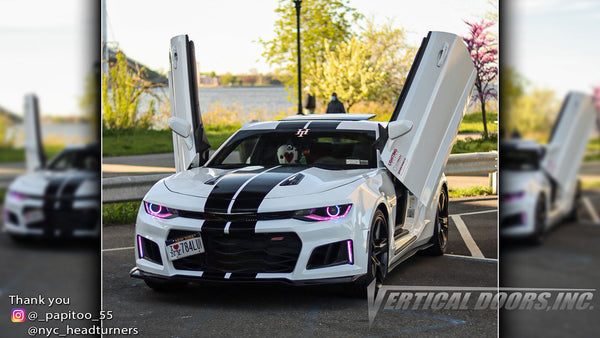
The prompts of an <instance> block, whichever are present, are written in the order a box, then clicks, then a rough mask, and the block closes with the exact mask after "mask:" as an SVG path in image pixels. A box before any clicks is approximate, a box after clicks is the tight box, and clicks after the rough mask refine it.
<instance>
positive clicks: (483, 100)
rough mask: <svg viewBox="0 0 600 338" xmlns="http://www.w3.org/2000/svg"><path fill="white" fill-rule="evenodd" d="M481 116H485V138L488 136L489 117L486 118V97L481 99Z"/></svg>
mask: <svg viewBox="0 0 600 338" xmlns="http://www.w3.org/2000/svg"><path fill="white" fill-rule="evenodd" d="M480 102H481V117H482V118H483V138H485V139H487V138H488V130H487V119H486V118H485V99H482V100H481V101H480Z"/></svg>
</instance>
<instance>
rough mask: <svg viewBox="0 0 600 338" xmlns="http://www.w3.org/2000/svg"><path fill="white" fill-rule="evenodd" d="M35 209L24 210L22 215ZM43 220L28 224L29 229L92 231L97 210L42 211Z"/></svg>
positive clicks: (96, 218)
mask: <svg viewBox="0 0 600 338" xmlns="http://www.w3.org/2000/svg"><path fill="white" fill-rule="evenodd" d="M32 210H39V209H37V208H25V210H24V213H27V212H29V211H32ZM43 212H44V220H43V221H41V222H36V223H29V224H27V227H28V228H30V229H47V230H49V231H50V230H52V229H60V230H65V231H71V230H92V229H94V227H95V226H96V222H97V221H98V217H99V215H98V210H97V209H71V210H43Z"/></svg>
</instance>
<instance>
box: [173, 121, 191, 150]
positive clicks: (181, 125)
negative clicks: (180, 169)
mask: <svg viewBox="0 0 600 338" xmlns="http://www.w3.org/2000/svg"><path fill="white" fill-rule="evenodd" d="M169 128H171V130H172V131H173V132H174V133H175V134H177V135H179V136H181V137H183V139H184V141H185V145H186V146H187V148H188V149H189V150H192V147H193V146H194V140H192V138H191V137H190V135H191V131H192V126H191V125H190V124H189V123H188V121H186V120H184V119H182V118H180V117H171V118H169Z"/></svg>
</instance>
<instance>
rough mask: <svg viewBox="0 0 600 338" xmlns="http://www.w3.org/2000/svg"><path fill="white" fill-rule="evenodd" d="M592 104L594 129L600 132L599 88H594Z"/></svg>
mask: <svg viewBox="0 0 600 338" xmlns="http://www.w3.org/2000/svg"><path fill="white" fill-rule="evenodd" d="M592 104H593V105H594V108H596V113H597V114H596V127H597V128H598V130H600V86H598V87H595V88H594V92H593V94H592Z"/></svg>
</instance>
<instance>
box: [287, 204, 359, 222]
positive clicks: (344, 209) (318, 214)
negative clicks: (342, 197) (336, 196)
mask: <svg viewBox="0 0 600 338" xmlns="http://www.w3.org/2000/svg"><path fill="white" fill-rule="evenodd" d="M351 208H352V204H341V205H331V206H328V207H323V208H313V209H307V210H300V211H298V213H297V218H299V219H302V220H305V221H317V222H322V221H331V220H334V219H339V218H343V217H345V216H346V215H348V213H349V212H350V209H351Z"/></svg>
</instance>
